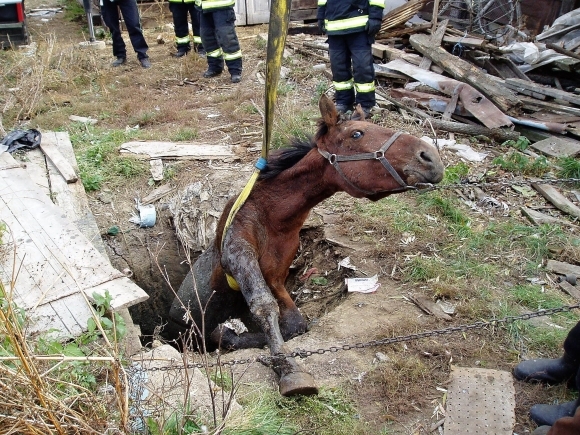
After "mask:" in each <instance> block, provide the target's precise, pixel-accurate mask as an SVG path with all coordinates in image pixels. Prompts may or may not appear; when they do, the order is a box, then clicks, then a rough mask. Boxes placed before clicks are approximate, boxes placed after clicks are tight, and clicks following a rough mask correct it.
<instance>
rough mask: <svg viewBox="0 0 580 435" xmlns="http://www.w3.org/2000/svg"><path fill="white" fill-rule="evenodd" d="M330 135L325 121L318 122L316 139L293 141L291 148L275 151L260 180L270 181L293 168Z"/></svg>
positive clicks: (269, 158) (261, 172) (296, 139)
mask: <svg viewBox="0 0 580 435" xmlns="http://www.w3.org/2000/svg"><path fill="white" fill-rule="evenodd" d="M327 133H328V126H327V125H326V124H325V122H324V120H323V119H320V120H319V121H318V131H317V132H316V134H315V135H314V138H310V139H298V138H294V139H292V141H291V143H290V145H289V146H287V147H285V148H280V149H279V150H276V151H274V152H273V153H272V154H270V156H269V157H268V165H267V166H266V168H265V169H262V171H260V176H259V177H258V180H268V179H271V178H274V177H276V176H277V175H279V174H280V172H282V171H285V170H286V169H288V168H291V167H292V166H294V165H295V164H296V163H298V162H299V161H300V160H302V158H303V157H304V156H305V155H306V154H308V153H309V152H310V150H311V149H312V148H316V144H317V143H318V140H319V139H320V138H321V137H323V136H324V135H326V134H327Z"/></svg>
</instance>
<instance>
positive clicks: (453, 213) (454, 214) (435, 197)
mask: <svg viewBox="0 0 580 435" xmlns="http://www.w3.org/2000/svg"><path fill="white" fill-rule="evenodd" d="M418 199H419V203H421V204H423V205H426V206H428V207H430V208H431V209H433V210H434V211H435V212H436V213H438V214H439V215H441V216H442V217H444V218H445V219H446V220H447V221H449V222H450V223H451V224H453V225H457V226H459V227H466V226H468V225H469V218H468V217H467V216H466V215H465V214H463V212H462V211H461V210H460V209H459V207H457V206H456V205H455V203H454V201H453V200H451V199H448V198H444V197H443V196H441V195H439V194H434V193H431V194H426V195H420V196H419V197H418Z"/></svg>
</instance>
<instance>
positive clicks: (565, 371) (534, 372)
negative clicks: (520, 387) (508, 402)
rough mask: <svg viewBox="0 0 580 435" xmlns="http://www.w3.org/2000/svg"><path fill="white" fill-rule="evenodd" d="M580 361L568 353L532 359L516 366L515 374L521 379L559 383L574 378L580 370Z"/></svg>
mask: <svg viewBox="0 0 580 435" xmlns="http://www.w3.org/2000/svg"><path fill="white" fill-rule="evenodd" d="M579 367H580V361H578V360H575V359H573V358H572V357H570V356H569V355H568V354H566V353H564V356H562V357H561V358H558V359H547V358H544V359H530V360H527V361H522V362H521V363H519V364H518V365H517V366H515V368H514V376H515V378H516V379H519V380H520V381H526V382H530V381H531V382H547V383H549V384H559V383H562V382H567V381H569V380H570V379H572V378H573V377H574V376H575V375H576V373H577V372H578V368H579Z"/></svg>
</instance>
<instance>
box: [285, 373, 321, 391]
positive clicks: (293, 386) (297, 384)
mask: <svg viewBox="0 0 580 435" xmlns="http://www.w3.org/2000/svg"><path fill="white" fill-rule="evenodd" d="M280 394H281V395H282V396H285V397H288V396H311V395H313V394H318V387H317V386H316V384H315V382H314V378H313V377H312V375H310V374H308V373H305V372H293V373H288V374H287V375H284V376H282V377H281V378H280Z"/></svg>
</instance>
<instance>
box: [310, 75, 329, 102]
mask: <svg viewBox="0 0 580 435" xmlns="http://www.w3.org/2000/svg"><path fill="white" fill-rule="evenodd" d="M327 90H328V82H327V81H326V80H320V81H319V82H318V83H317V84H316V89H315V90H314V95H313V96H312V104H316V105H318V101H319V100H320V97H322V95H323V94H325V93H326V91H327Z"/></svg>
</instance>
